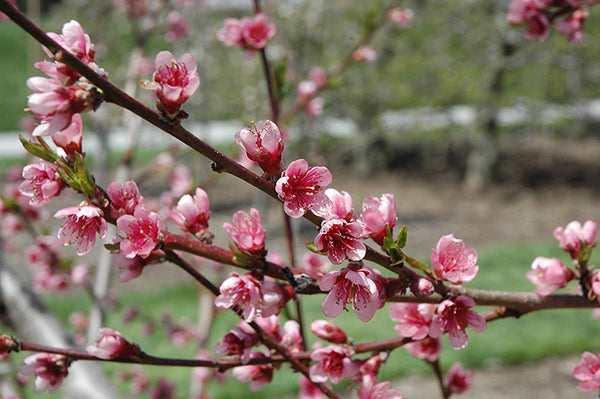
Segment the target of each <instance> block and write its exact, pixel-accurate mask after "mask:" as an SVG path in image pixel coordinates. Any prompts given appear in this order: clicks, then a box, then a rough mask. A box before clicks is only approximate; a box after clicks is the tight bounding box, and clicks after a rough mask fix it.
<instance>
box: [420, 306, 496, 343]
mask: <svg viewBox="0 0 600 399" xmlns="http://www.w3.org/2000/svg"><path fill="white" fill-rule="evenodd" d="M473 306H475V301H474V300H473V299H471V298H469V297H467V296H464V295H460V296H458V297H455V298H452V299H446V300H444V301H443V302H442V303H440V304H439V305H438V308H437V314H438V317H437V318H436V319H434V320H433V321H432V322H431V326H430V328H429V336H430V337H432V338H438V337H440V336H441V335H442V334H443V333H444V332H446V331H447V332H448V337H449V338H450V344H451V345H452V347H453V348H454V349H462V348H464V347H465V346H467V344H468V342H469V339H468V337H467V333H466V332H465V329H466V328H467V327H471V328H472V329H473V331H475V332H483V331H485V330H486V329H487V323H486V321H485V318H484V317H483V316H481V315H480V314H478V313H476V312H474V311H472V310H469V308H472V307H473Z"/></svg>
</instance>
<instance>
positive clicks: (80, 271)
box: [70, 265, 90, 287]
mask: <svg viewBox="0 0 600 399" xmlns="http://www.w3.org/2000/svg"><path fill="white" fill-rule="evenodd" d="M70 276H71V282H72V283H73V284H74V285H76V286H79V287H85V286H86V285H87V283H88V282H89V281H90V268H89V267H87V266H85V265H75V266H73V267H72V268H71V273H70Z"/></svg>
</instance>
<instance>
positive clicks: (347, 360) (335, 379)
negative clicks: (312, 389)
mask: <svg viewBox="0 0 600 399" xmlns="http://www.w3.org/2000/svg"><path fill="white" fill-rule="evenodd" d="M351 356H352V353H351V352H350V350H349V349H348V348H346V347H344V346H340V345H329V346H327V347H325V348H319V349H316V350H314V351H313V352H312V353H311V355H310V359H311V360H312V361H314V362H317V363H316V364H314V365H312V366H311V367H310V370H309V373H310V379H311V381H313V382H325V381H327V380H329V381H330V382H331V383H332V384H334V385H335V384H339V383H340V382H341V381H342V380H343V379H344V378H349V377H352V376H354V374H355V373H356V372H357V367H356V365H354V364H353V363H352V358H351Z"/></svg>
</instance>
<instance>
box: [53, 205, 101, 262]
mask: <svg viewBox="0 0 600 399" xmlns="http://www.w3.org/2000/svg"><path fill="white" fill-rule="evenodd" d="M54 217H55V218H67V220H65V222H64V223H63V225H62V227H61V228H60V230H58V238H60V239H61V241H62V242H63V244H64V245H68V244H75V243H78V244H77V255H84V254H86V253H88V252H90V251H91V250H92V248H93V247H94V244H96V234H99V235H100V238H104V237H105V236H106V232H107V229H108V227H107V224H106V220H104V213H103V212H102V210H101V209H100V208H98V207H97V206H95V205H82V206H76V207H71V208H64V209H61V210H59V211H58V212H56V214H54Z"/></svg>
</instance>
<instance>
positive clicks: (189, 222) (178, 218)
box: [169, 187, 210, 234]
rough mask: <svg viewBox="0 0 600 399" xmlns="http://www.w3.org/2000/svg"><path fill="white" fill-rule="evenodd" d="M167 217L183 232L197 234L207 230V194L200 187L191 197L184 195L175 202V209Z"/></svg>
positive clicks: (208, 207)
mask: <svg viewBox="0 0 600 399" xmlns="http://www.w3.org/2000/svg"><path fill="white" fill-rule="evenodd" d="M169 217H170V218H171V220H172V221H173V222H175V224H176V225H177V226H178V227H179V228H180V229H181V230H183V231H187V232H190V233H192V234H198V233H201V232H204V231H205V230H207V229H208V219H209V218H210V204H209V201H208V194H206V191H204V190H203V189H201V188H200V187H198V188H196V193H195V194H194V196H193V197H192V196H191V195H189V194H186V195H184V196H183V197H181V198H180V199H179V201H178V202H177V207H176V208H175V209H173V210H169Z"/></svg>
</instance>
